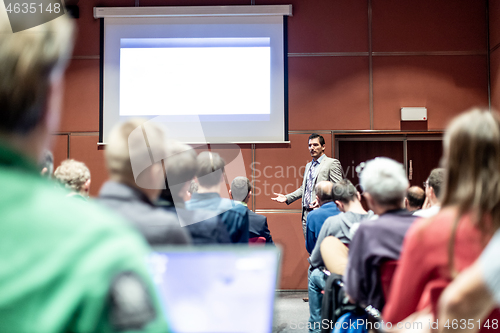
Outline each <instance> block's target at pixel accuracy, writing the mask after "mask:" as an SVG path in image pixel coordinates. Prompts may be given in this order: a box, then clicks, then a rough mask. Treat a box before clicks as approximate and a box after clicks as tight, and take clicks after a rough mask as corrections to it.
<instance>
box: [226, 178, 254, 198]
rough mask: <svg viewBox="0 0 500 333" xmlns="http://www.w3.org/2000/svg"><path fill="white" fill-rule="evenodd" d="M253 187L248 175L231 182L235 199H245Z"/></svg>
mask: <svg viewBox="0 0 500 333" xmlns="http://www.w3.org/2000/svg"><path fill="white" fill-rule="evenodd" d="M251 189H252V185H251V184H250V181H249V180H248V178H247V177H236V178H234V179H233V181H232V182H231V196H232V197H233V199H234V200H237V201H244V200H245V199H246V198H247V196H248V193H250V190H251Z"/></svg>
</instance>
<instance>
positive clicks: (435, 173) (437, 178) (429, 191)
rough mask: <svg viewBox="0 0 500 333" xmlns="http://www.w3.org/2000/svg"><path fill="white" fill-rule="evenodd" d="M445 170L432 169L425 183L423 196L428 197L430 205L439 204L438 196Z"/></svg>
mask: <svg viewBox="0 0 500 333" xmlns="http://www.w3.org/2000/svg"><path fill="white" fill-rule="evenodd" d="M444 177H445V169H444V168H436V169H433V170H432V171H431V173H430V175H429V178H427V181H426V182H425V195H426V196H427V197H428V200H429V201H430V203H431V205H432V206H434V205H436V204H439V196H440V194H441V188H442V185H443V182H444Z"/></svg>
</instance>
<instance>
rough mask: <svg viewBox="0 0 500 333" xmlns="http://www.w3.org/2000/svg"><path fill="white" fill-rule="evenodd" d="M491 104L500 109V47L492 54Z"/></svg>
mask: <svg viewBox="0 0 500 333" xmlns="http://www.w3.org/2000/svg"><path fill="white" fill-rule="evenodd" d="M490 80H491V106H492V107H493V108H495V109H496V110H499V111H500V49H497V50H495V51H494V52H492V53H491V55H490Z"/></svg>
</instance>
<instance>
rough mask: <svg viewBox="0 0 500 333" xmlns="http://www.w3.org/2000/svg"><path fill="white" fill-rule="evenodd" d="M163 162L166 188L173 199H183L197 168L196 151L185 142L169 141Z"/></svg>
mask: <svg viewBox="0 0 500 333" xmlns="http://www.w3.org/2000/svg"><path fill="white" fill-rule="evenodd" d="M164 163H165V171H166V174H167V179H166V185H167V188H168V189H169V190H170V191H171V193H172V196H173V199H174V200H182V201H184V200H185V199H186V193H188V189H189V188H190V187H191V184H192V179H193V178H194V176H195V175H196V171H197V169H198V165H197V162H196V152H195V151H194V150H193V148H191V147H190V146H188V145H186V144H183V143H180V142H176V141H169V142H168V148H167V158H166V159H165V162H164Z"/></svg>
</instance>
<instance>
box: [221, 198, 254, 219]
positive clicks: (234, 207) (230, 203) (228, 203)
mask: <svg viewBox="0 0 500 333" xmlns="http://www.w3.org/2000/svg"><path fill="white" fill-rule="evenodd" d="M221 208H222V209H226V210H231V211H233V212H237V213H239V214H243V215H248V208H247V207H246V206H244V205H242V204H240V203H237V202H236V201H234V200H230V199H226V198H222V200H221Z"/></svg>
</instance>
